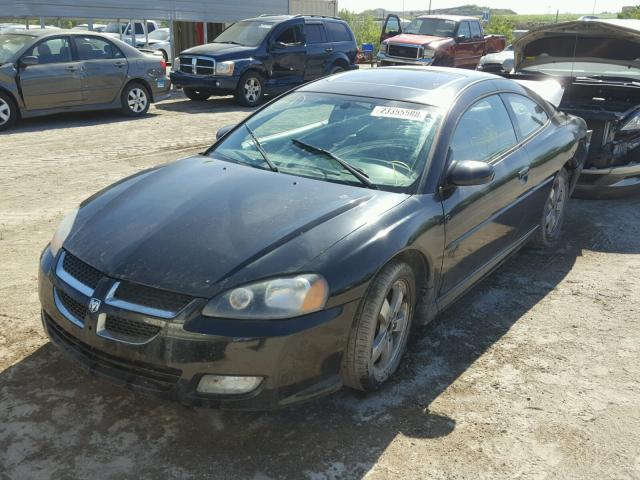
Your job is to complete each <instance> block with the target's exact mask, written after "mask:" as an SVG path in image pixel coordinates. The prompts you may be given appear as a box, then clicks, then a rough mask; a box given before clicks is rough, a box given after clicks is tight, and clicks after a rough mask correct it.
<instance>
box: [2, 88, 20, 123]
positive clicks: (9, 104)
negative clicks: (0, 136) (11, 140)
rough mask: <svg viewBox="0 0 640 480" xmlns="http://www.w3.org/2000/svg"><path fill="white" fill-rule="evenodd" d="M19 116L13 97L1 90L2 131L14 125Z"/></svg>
mask: <svg viewBox="0 0 640 480" xmlns="http://www.w3.org/2000/svg"><path fill="white" fill-rule="evenodd" d="M17 117H18V108H17V107H16V104H15V102H14V101H13V98H11V97H10V96H9V95H7V94H6V93H4V92H0V131H2V130H7V129H9V128H11V127H12V126H13V124H14V123H15V122H16V119H17Z"/></svg>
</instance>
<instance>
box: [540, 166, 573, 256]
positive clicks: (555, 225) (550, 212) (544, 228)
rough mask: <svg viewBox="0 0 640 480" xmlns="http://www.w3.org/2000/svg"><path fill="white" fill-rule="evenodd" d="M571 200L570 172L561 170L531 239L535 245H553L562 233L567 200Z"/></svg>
mask: <svg viewBox="0 0 640 480" xmlns="http://www.w3.org/2000/svg"><path fill="white" fill-rule="evenodd" d="M568 201H569V172H567V170H565V169H564V168H563V169H562V170H560V171H559V172H558V173H557V175H556V177H555V178H554V180H553V186H552V187H551V191H550V192H549V196H548V197H547V200H546V202H545V204H544V209H543V211H542V218H541V219H540V226H539V227H538V230H537V232H536V233H535V236H534V237H533V239H532V240H531V243H532V245H533V246H534V247H541V248H547V247H553V246H554V245H555V244H556V243H558V240H560V236H561V235H562V224H563V223H564V217H565V211H566V208H567V202H568Z"/></svg>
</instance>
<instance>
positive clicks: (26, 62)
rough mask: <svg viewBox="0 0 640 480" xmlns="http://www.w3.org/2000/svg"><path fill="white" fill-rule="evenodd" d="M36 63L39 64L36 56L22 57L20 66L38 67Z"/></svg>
mask: <svg viewBox="0 0 640 480" xmlns="http://www.w3.org/2000/svg"><path fill="white" fill-rule="evenodd" d="M38 63H40V61H39V60H38V57H36V56H32V55H30V56H28V57H22V58H21V59H20V65H21V66H23V67H28V66H31V65H38Z"/></svg>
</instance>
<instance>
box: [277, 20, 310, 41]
mask: <svg viewBox="0 0 640 480" xmlns="http://www.w3.org/2000/svg"><path fill="white" fill-rule="evenodd" d="M276 43H284V44H285V45H301V44H302V43H304V35H303V34H302V24H300V25H294V26H293V27H289V28H287V29H286V30H284V31H283V32H281V33H280V35H278V37H277V38H276Z"/></svg>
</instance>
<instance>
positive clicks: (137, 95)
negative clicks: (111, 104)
mask: <svg viewBox="0 0 640 480" xmlns="http://www.w3.org/2000/svg"><path fill="white" fill-rule="evenodd" d="M122 109H123V111H124V113H125V114H126V115H128V116H130V117H139V116H142V115H144V114H145V113H147V111H148V110H149V94H148V93H147V89H146V88H145V87H143V86H142V85H139V84H135V83H134V84H132V85H129V86H127V87H126V88H125V89H124V91H123V92H122Z"/></svg>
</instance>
